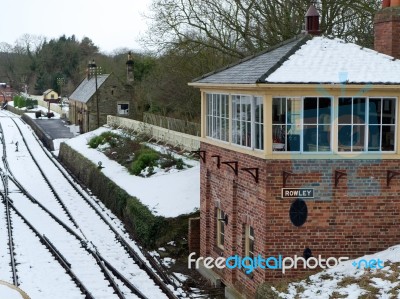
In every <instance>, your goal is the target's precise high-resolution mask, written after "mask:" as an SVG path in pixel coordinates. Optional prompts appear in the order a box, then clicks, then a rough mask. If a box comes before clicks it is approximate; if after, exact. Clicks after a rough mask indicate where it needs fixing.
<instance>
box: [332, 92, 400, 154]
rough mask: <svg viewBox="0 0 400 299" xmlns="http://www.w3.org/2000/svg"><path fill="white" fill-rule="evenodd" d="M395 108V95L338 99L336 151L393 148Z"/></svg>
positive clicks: (388, 149)
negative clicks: (337, 145) (337, 141)
mask: <svg viewBox="0 0 400 299" xmlns="http://www.w3.org/2000/svg"><path fill="white" fill-rule="evenodd" d="M350 107H351V109H350ZM395 111H396V99H394V98H379V97H373V98H339V124H348V126H339V132H338V140H339V151H354V152H357V151H370V152H378V151H394V149H395V124H396V114H395ZM366 112H368V114H366Z"/></svg>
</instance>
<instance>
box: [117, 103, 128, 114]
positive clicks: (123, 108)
mask: <svg viewBox="0 0 400 299" xmlns="http://www.w3.org/2000/svg"><path fill="white" fill-rule="evenodd" d="M118 114H119V115H127V114H129V104H118Z"/></svg>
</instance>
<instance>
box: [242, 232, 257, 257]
mask: <svg viewBox="0 0 400 299" xmlns="http://www.w3.org/2000/svg"><path fill="white" fill-rule="evenodd" d="M251 232H253V234H251ZM251 243H252V244H253V251H251V250H250V244H251ZM244 245H245V246H244V248H245V251H244V255H245V257H250V258H254V257H255V253H254V246H255V234H254V227H252V226H250V225H248V224H246V225H245V244H244Z"/></svg>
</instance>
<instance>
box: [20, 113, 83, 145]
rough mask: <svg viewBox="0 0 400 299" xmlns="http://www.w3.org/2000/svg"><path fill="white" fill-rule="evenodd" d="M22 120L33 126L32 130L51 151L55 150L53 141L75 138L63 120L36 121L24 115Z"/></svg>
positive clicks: (39, 119)
mask: <svg viewBox="0 0 400 299" xmlns="http://www.w3.org/2000/svg"><path fill="white" fill-rule="evenodd" d="M22 119H23V120H24V121H25V122H26V123H27V124H28V125H30V126H31V128H32V130H34V131H35V133H36V135H37V136H38V137H39V139H40V140H41V141H42V142H43V144H44V145H45V146H46V147H47V149H49V150H50V151H54V150H55V148H54V142H53V140H55V139H69V138H72V137H74V136H75V135H74V133H72V132H71V131H70V128H69V127H68V124H67V123H66V122H65V121H64V120H62V119H56V118H50V119H47V118H46V119H45V118H37V119H35V118H31V117H30V116H28V115H26V114H24V115H22Z"/></svg>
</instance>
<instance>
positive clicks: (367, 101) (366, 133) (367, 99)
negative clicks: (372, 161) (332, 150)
mask: <svg viewBox="0 0 400 299" xmlns="http://www.w3.org/2000/svg"><path fill="white" fill-rule="evenodd" d="M346 98H348V99H351V100H352V105H351V123H341V122H340V116H339V100H340V99H346ZM357 98H362V99H365V108H364V109H365V111H364V113H365V123H364V124H363V126H364V127H365V130H364V149H363V150H362V151H355V150H353V144H351V147H350V150H343V151H341V150H340V148H339V147H340V144H339V134H340V127H341V126H350V127H351V136H353V132H354V126H357V124H355V123H354V99H357ZM370 99H380V100H381V120H380V124H371V123H370V120H369V116H370V113H369V107H370ZM385 99H391V100H394V107H392V109H394V111H395V113H394V118H395V123H394V124H383V121H382V120H383V109H384V107H383V100H385ZM337 105H338V108H337V109H338V130H337V140H338V152H339V153H365V154H377V153H389V154H391V153H396V150H397V123H398V115H397V105H398V99H397V97H393V96H387V97H384V96H373V97H363V96H356V97H345V96H343V97H338V104H337ZM360 126H361V125H360ZM370 126H378V127H379V128H380V140H379V148H380V150H379V151H372V150H368V146H369V130H370ZM384 126H388V127H394V136H393V137H394V140H393V150H392V151H383V150H382V139H383V135H382V127H384Z"/></svg>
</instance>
